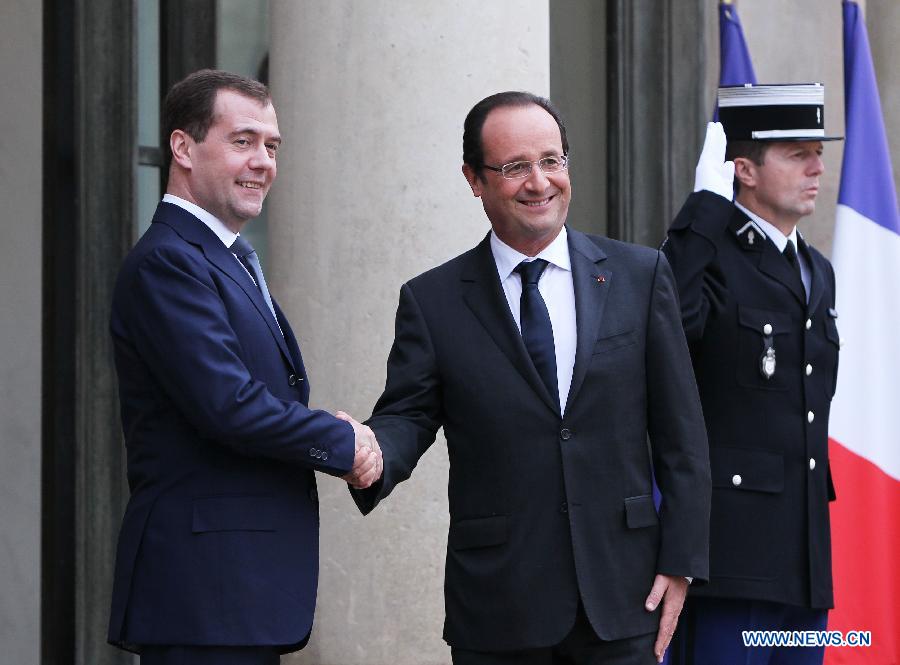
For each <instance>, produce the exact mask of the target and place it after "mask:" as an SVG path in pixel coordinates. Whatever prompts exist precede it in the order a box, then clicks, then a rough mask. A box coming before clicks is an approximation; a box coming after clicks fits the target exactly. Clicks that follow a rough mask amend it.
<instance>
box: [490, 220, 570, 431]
mask: <svg viewBox="0 0 900 665" xmlns="http://www.w3.org/2000/svg"><path fill="white" fill-rule="evenodd" d="M567 237H568V234H567V233H566V229H565V227H563V229H562V230H561V231H560V232H559V235H558V236H556V239H555V240H554V241H553V242H552V243H550V244H549V245H548V246H547V247H545V248H544V249H543V250H542V251H541V252H540V253H539V254H538V255H537V256H533V257H530V256H525V255H524V254H522V253H521V252H519V251H517V250H515V249H513V248H512V247H510V246H509V245H507V244H506V243H504V242H503V241H502V240H500V238H498V237H497V235H496V234H495V233H494V232H493V231H491V252H492V253H493V255H494V263H495V264H496V265H497V274H498V275H499V276H500V284H501V285H502V286H503V293H505V294H506V302H507V303H508V304H509V311H510V312H512V315H513V319H515V321H516V326H518V328H519V332H520V333H521V331H522V324H521V321H520V317H519V306H520V304H521V298H522V277H521V275H519V273H517V272H514V270H515V268H516V266H517V265H519V264H520V263H521V262H522V261H532V260H534V259H544V260H545V261H547V267H546V268H544V272H543V273H542V274H541V278H540V280H539V281H538V291H540V292H541V297H542V298H543V299H544V302H545V303H546V304H547V311H548V312H549V313H550V325H551V326H552V328H553V345H554V347H555V348H556V385H557V386H558V388H559V404H560V409H561V410H562V412H563V413H565V409H566V399H567V398H568V396H569V387H570V386H571V385H572V368H573V367H574V366H575V345H576V341H577V329H576V327H575V287H574V286H573V284H572V263H571V261H570V260H569V244H568V241H567Z"/></svg>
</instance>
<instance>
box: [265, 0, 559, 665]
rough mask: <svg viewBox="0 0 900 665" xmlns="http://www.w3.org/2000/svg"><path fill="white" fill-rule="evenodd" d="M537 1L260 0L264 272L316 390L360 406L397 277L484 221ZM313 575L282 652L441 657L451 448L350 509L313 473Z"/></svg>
mask: <svg viewBox="0 0 900 665" xmlns="http://www.w3.org/2000/svg"><path fill="white" fill-rule="evenodd" d="M548 15H549V11H548V2H547V0H522V1H517V2H506V1H504V2H483V0H457V1H448V0H427V1H421V0H404V1H396V2H385V1H381V2H377V1H371V2H369V1H367V2H355V1H353V0H308V1H306V2H293V1H290V0H273V2H272V50H271V84H272V90H273V94H274V96H275V104H276V109H277V111H278V119H279V125H280V128H281V131H282V135H283V136H284V141H285V142H284V145H283V147H282V151H281V152H280V153H279V174H278V181H277V182H276V184H275V187H274V188H273V192H272V198H271V203H270V209H269V214H270V217H269V254H270V257H271V259H270V265H269V266H267V274H268V275H271V278H270V282H271V284H272V291H273V293H274V294H275V297H276V298H277V299H278V300H279V301H280V302H281V304H282V306H283V307H284V308H285V310H286V311H287V313H288V316H289V317H290V320H291V322H292V324H293V326H294V329H295V331H296V332H297V334H298V337H299V339H300V343H301V346H302V349H303V356H304V360H305V362H306V366H307V369H308V371H309V374H310V379H311V386H312V405H313V406H316V407H321V408H325V409H328V410H336V409H339V408H342V409H344V410H347V411H349V412H350V413H352V414H353V415H355V416H356V417H358V418H360V419H363V418H366V417H368V415H369V414H370V413H371V410H372V406H373V405H374V402H375V400H376V399H377V397H378V395H379V394H380V392H381V390H382V388H383V385H384V376H385V371H384V367H385V360H386V358H387V353H388V350H389V347H390V343H391V341H392V339H393V319H394V312H395V310H396V306H397V296H398V293H399V289H400V286H401V284H402V283H403V282H404V281H406V280H407V279H409V278H411V277H413V276H415V275H416V274H418V273H420V272H422V271H424V270H426V269H428V268H430V267H432V266H435V265H437V264H439V263H442V262H444V261H446V260H448V259H450V258H452V257H453V256H455V255H456V254H458V253H460V252H462V251H465V250H466V249H468V248H470V247H472V246H474V245H475V244H476V243H477V242H478V241H479V240H481V238H482V237H483V236H484V234H485V233H486V232H487V230H488V228H489V225H488V222H487V220H486V218H485V217H484V213H483V211H482V209H481V206H480V202H479V201H478V199H475V198H473V197H472V195H471V192H470V190H469V188H468V186H467V185H466V182H465V180H464V178H463V176H462V175H461V173H460V167H461V164H462V157H461V155H462V123H463V119H464V118H465V115H466V113H467V112H468V110H469V109H470V108H471V107H472V105H474V103H475V102H477V101H478V100H480V99H481V98H483V97H485V96H487V95H489V94H492V93H494V92H498V91H500V90H508V89H524V90H530V91H533V92H536V93H539V94H545V95H546V94H548V93H549V87H550V86H549V27H548ZM319 487H320V493H319V496H320V501H321V520H322V542H321V548H320V552H321V576H320V582H319V601H318V608H317V611H316V624H315V628H314V630H313V638H312V641H311V642H310V645H309V646H308V647H307V648H306V649H305V650H304V651H303V652H301V653H300V654H299V655H297V656H292V657H288V658H286V659H285V662H290V663H298V664H299V663H316V664H317V665H354V664H360V665H362V664H373V665H375V664H378V665H403V664H406V663H409V664H415V665H426V664H429V663H434V664H437V663H449V662H450V654H449V649H448V648H447V646H446V645H445V643H444V642H443V640H442V639H441V630H442V622H443V615H444V612H443V594H442V585H443V576H444V548H445V545H446V538H447V524H448V515H447V499H446V487H447V453H446V446H445V444H444V441H443V439H439V440H438V441H437V442H436V443H435V445H434V446H433V447H432V449H431V450H430V451H429V452H428V453H427V454H426V455H425V457H424V458H423V460H422V463H421V464H420V465H419V468H418V469H417V470H416V472H415V473H414V474H413V478H412V479H411V480H410V481H409V482H407V483H405V484H404V485H401V486H400V487H399V488H398V489H397V490H396V491H395V492H394V494H393V495H392V496H391V497H390V498H389V499H388V501H387V502H386V503H385V504H383V505H381V506H380V507H379V508H378V509H377V510H376V511H375V513H374V514H372V515H370V516H368V517H366V518H365V519H363V518H361V517H360V516H359V514H358V512H357V511H356V508H355V506H354V505H353V503H352V501H351V499H350V497H349V495H348V493H347V490H346V485H345V484H344V483H342V482H340V481H338V480H335V479H333V478H329V477H324V476H320V481H319Z"/></svg>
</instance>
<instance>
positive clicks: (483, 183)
mask: <svg viewBox="0 0 900 665" xmlns="http://www.w3.org/2000/svg"><path fill="white" fill-rule="evenodd" d="M481 144H482V149H483V151H484V163H485V164H489V165H491V166H502V165H504V164H508V163H510V162H518V161H536V160H539V159H541V158H542V157H549V156H560V155H562V154H563V148H562V139H561V137H560V133H559V127H558V126H557V124H556V121H555V120H554V119H553V116H551V115H550V114H549V113H547V111H545V110H544V109H542V108H541V107H540V106H537V105H535V104H529V105H528V106H501V107H498V108H495V109H494V110H493V111H491V112H490V113H489V114H488V116H487V118H486V119H485V121H484V126H483V127H482V129H481ZM463 174H464V175H465V176H466V180H467V181H468V182H469V186H470V187H471V188H472V193H473V194H474V195H475V196H477V197H480V198H481V202H482V205H484V212H485V213H486V214H487V216H488V219H489V220H490V221H491V227H493V229H494V233H496V234H497V237H499V238H500V240H502V241H503V242H505V243H506V244H507V245H509V246H510V247H512V248H513V249H516V250H518V251H519V252H522V253H523V254H525V255H527V256H535V255H536V254H537V253H538V252H540V251H541V250H542V249H544V248H545V247H546V246H547V245H549V244H550V243H551V242H553V240H554V239H555V238H556V236H557V235H559V232H560V229H562V227H563V224H565V222H566V215H567V214H568V211H569V199H570V198H571V195H572V188H571V185H570V183H569V172H568V171H567V170H563V171H559V172H557V173H549V174H547V173H544V172H542V171H541V170H540V169H539V168H538V167H537V165H536V164H535V165H533V168H532V170H531V174H530V175H529V176H528V177H527V178H518V179H514V180H508V179H506V178H504V177H503V176H502V175H500V174H499V173H497V172H495V171H491V170H488V169H484V170H483V171H482V174H481V175H480V176H479V175H478V174H476V173H475V171H474V169H473V168H472V167H471V166H469V165H468V164H465V165H463Z"/></svg>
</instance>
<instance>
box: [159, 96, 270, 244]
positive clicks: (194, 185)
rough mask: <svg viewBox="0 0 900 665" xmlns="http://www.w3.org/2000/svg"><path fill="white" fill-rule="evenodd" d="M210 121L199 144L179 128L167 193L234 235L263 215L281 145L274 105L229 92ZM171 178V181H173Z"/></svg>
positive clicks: (173, 143)
mask: <svg viewBox="0 0 900 665" xmlns="http://www.w3.org/2000/svg"><path fill="white" fill-rule="evenodd" d="M214 109H215V110H214V119H213V123H212V125H211V126H210V128H209V131H208V133H207V134H206V137H205V138H204V140H203V141H201V142H197V141H194V139H192V138H191V136H190V135H189V134H187V133H186V132H184V131H182V130H180V129H178V130H175V131H174V132H172V136H171V138H170V145H171V147H172V159H173V163H174V164H175V166H176V168H174V169H173V174H172V175H171V176H170V183H169V192H170V193H172V194H175V195H176V196H180V197H181V198H184V199H186V200H188V201H191V202H192V203H195V204H197V205H198V206H200V207H201V208H203V209H204V210H206V211H208V212H210V213H212V214H213V215H215V216H216V217H218V218H219V219H220V220H221V221H222V222H223V223H224V224H225V226H227V227H228V228H229V229H230V230H232V231H234V232H235V233H238V232H240V230H241V228H242V227H243V226H244V225H245V224H246V223H247V222H248V221H249V220H250V219H252V218H253V217H256V216H258V215H259V213H260V212H261V211H262V204H263V201H264V200H265V198H266V194H268V192H269V187H271V185H272V182H273V181H274V180H275V175H276V165H275V153H276V151H277V150H278V146H279V145H280V143H281V137H280V135H279V133H278V119H277V118H276V117H275V109H274V108H273V107H272V104H271V103H269V104H266V105H261V104H260V103H259V102H258V101H256V100H254V99H251V98H249V97H246V96H244V95H241V94H240V93H238V92H235V91H233V90H228V89H222V90H219V92H218V93H217V95H216V103H215V107H214ZM173 176H174V177H173Z"/></svg>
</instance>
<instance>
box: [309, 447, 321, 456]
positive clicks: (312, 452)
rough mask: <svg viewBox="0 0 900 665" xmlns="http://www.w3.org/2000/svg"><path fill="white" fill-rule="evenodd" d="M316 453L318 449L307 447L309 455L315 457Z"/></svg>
mask: <svg viewBox="0 0 900 665" xmlns="http://www.w3.org/2000/svg"><path fill="white" fill-rule="evenodd" d="M318 453H319V451H318V450H316V449H315V448H310V449H309V456H310V457H316V456H317V455H318Z"/></svg>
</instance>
